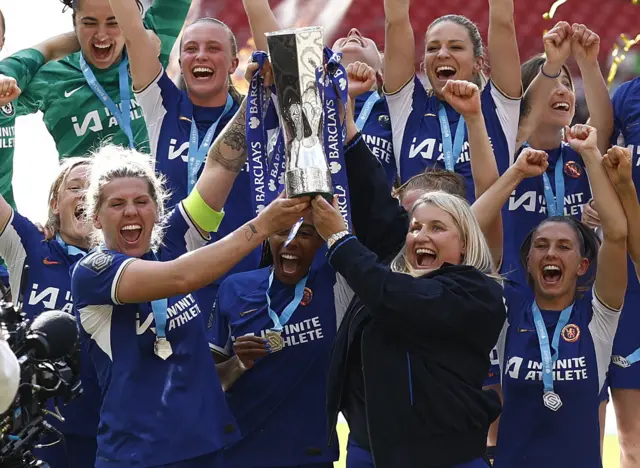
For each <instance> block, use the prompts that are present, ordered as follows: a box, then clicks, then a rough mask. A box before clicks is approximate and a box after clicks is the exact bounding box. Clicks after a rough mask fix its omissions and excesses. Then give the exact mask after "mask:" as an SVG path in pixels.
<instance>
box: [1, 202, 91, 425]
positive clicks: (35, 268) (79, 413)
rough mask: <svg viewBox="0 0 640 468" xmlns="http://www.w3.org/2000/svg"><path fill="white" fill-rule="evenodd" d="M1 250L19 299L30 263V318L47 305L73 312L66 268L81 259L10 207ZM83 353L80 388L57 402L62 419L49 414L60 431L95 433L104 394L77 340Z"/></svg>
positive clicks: (27, 305)
mask: <svg viewBox="0 0 640 468" xmlns="http://www.w3.org/2000/svg"><path fill="white" fill-rule="evenodd" d="M0 255H1V256H2V258H4V259H5V261H6V263H7V267H8V270H9V274H10V275H11V295H12V296H13V298H14V300H17V299H18V297H19V294H20V291H19V288H20V284H21V282H22V273H23V268H24V265H29V272H28V277H27V283H26V288H25V291H24V305H23V309H22V310H23V311H24V312H25V313H26V314H27V317H28V318H29V319H31V320H33V319H34V318H35V317H37V316H38V315H40V313H41V312H43V311H45V310H61V311H63V312H67V313H69V314H72V313H73V299H72V296H71V276H70V274H69V268H70V267H71V266H72V265H73V264H74V263H75V262H76V261H78V260H80V259H81V258H82V256H81V255H70V254H68V253H67V249H66V247H64V246H62V245H60V244H59V243H58V242H57V241H56V240H51V241H46V240H45V239H44V235H43V234H42V233H41V232H40V231H38V229H37V228H36V227H35V225H34V224H33V223H32V222H31V221H29V220H28V219H27V218H25V217H24V216H22V215H20V214H19V213H17V212H15V211H14V212H13V214H12V215H11V218H10V220H9V222H8V223H7V225H6V226H5V228H4V230H3V231H2V233H1V234H0ZM80 344H81V350H82V357H83V358H84V359H81V367H80V379H81V380H82V388H83V393H82V395H81V396H80V397H78V398H77V399H75V400H73V401H71V402H69V404H67V405H64V406H63V405H61V404H60V405H59V409H60V412H61V413H62V415H63V416H64V417H65V419H66V421H65V422H64V423H61V422H60V421H58V420H57V419H55V418H47V421H49V422H50V423H51V424H53V426H55V427H56V428H58V430H60V431H61V432H62V433H64V434H76V435H81V436H84V437H95V436H96V434H97V431H98V420H99V411H100V404H101V402H102V397H101V395H100V388H99V386H98V381H97V377H96V372H95V369H94V367H93V364H91V361H89V360H88V359H87V357H88V354H87V343H86V342H85V341H84V340H82V339H81V343H80Z"/></svg>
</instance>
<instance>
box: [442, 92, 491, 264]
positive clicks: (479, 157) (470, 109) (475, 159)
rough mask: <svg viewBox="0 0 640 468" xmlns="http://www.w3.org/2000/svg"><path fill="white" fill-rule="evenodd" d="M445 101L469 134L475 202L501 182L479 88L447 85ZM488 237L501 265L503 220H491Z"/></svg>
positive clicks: (486, 232) (487, 232)
mask: <svg viewBox="0 0 640 468" xmlns="http://www.w3.org/2000/svg"><path fill="white" fill-rule="evenodd" d="M442 94H443V97H444V98H445V99H446V101H447V102H448V103H449V104H450V105H451V106H452V107H453V108H454V109H455V110H456V111H457V112H458V113H459V114H460V115H462V116H463V117H464V120H465V122H466V124H467V131H468V132H469V151H470V153H471V175H472V176H473V183H474V185H475V195H476V198H478V197H480V196H481V195H482V194H483V193H484V192H486V191H487V189H488V188H489V187H491V186H492V185H493V184H494V183H495V181H496V180H498V177H499V174H498V165H497V163H496V158H495V156H494V154H493V148H491V142H490V141H489V135H488V134H487V128H486V126H485V122H484V116H483V115H482V105H481V103H480V91H479V89H478V87H477V86H476V85H475V84H473V83H469V82H468V81H454V80H450V81H447V84H446V85H445V86H444V88H442ZM484 227H485V228H486V229H487V231H485V236H487V241H488V242H489V247H490V248H491V251H492V252H495V253H496V255H494V261H495V262H496V264H499V263H500V259H501V258H502V216H500V215H498V216H496V217H494V218H492V222H491V223H490V224H489V225H487V226H484Z"/></svg>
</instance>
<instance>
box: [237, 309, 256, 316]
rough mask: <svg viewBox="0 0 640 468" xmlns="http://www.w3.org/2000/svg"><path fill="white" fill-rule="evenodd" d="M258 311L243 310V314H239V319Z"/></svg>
mask: <svg viewBox="0 0 640 468" xmlns="http://www.w3.org/2000/svg"><path fill="white" fill-rule="evenodd" d="M256 310H258V309H251V310H245V311H244V312H240V317H244V316H245V315H249V314H250V313H251V312H255V311H256Z"/></svg>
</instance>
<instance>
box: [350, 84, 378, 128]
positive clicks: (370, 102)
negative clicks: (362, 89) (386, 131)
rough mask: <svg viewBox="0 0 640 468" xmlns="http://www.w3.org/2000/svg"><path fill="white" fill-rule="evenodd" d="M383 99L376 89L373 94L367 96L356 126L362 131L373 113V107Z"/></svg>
mask: <svg viewBox="0 0 640 468" xmlns="http://www.w3.org/2000/svg"><path fill="white" fill-rule="evenodd" d="M381 100H382V98H381V97H380V96H378V93H377V92H376V91H374V92H372V93H371V96H369V97H368V98H367V100H366V101H365V103H364V105H363V106H362V109H360V114H358V118H357V119H356V127H358V130H359V131H362V129H363V128H364V126H365V125H366V124H367V121H368V120H369V116H370V115H371V111H373V108H374V107H375V105H376V104H377V103H378V101H381Z"/></svg>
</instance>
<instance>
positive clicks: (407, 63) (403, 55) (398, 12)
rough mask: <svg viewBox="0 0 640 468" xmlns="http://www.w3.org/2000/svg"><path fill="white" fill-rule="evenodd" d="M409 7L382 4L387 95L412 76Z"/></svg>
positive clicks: (398, 2)
mask: <svg viewBox="0 0 640 468" xmlns="http://www.w3.org/2000/svg"><path fill="white" fill-rule="evenodd" d="M410 4H411V0H384V15H385V39H384V90H385V92H386V93H389V94H393V93H395V92H397V91H399V90H400V88H402V87H403V86H404V85H405V84H406V83H407V82H408V81H409V80H410V79H411V78H412V77H413V75H414V74H415V72H416V70H415V59H416V55H415V54H416V44H415V39H414V37H413V28H412V27H411V21H410V19H409V6H410Z"/></svg>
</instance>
